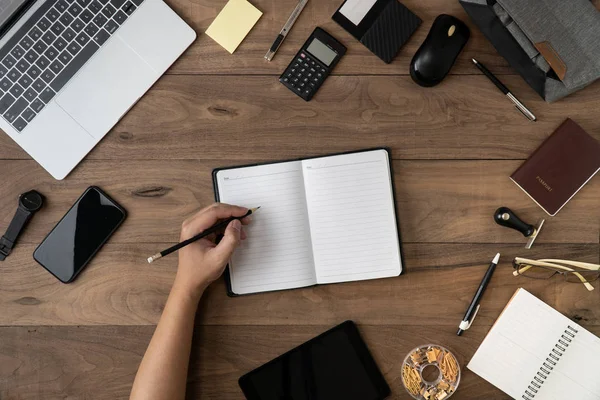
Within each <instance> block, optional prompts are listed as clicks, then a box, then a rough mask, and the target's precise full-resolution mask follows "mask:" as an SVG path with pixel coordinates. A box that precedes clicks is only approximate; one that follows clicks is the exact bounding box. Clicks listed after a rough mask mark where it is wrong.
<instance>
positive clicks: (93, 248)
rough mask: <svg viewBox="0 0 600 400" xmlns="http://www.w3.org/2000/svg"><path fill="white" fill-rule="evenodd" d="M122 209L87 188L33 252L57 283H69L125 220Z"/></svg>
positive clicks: (99, 193) (98, 191)
mask: <svg viewBox="0 0 600 400" xmlns="http://www.w3.org/2000/svg"><path fill="white" fill-rule="evenodd" d="M125 216H126V213H125V210H124V209H123V208H122V207H121V206H119V205H118V204H117V203H115V202H114V201H113V200H112V199H110V198H109V197H108V196H107V195H106V194H105V193H103V192H102V191H101V190H100V189H98V188H96V187H90V188H88V189H87V190H86V191H85V192H84V193H83V195H81V197H80V198H79V199H78V200H77V202H76V203H75V204H74V205H73V207H71V209H70V210H69V211H68V212H67V213H66V214H65V216H64V217H63V218H62V219H61V220H60V221H59V222H58V224H57V225H56V226H55V227H54V229H52V231H51V232H50V233H49V234H48V236H47V237H46V239H44V241H43V242H42V243H41V244H40V245H39V246H38V248H37V249H36V250H35V252H34V253H33V258H34V259H35V260H36V261H37V262H38V263H40V264H41V265H42V266H43V267H44V268H46V269H47V270H48V271H49V272H50V273H51V274H52V275H54V276H55V277H56V278H58V279H59V280H60V281H61V282H65V283H67V282H70V281H72V280H73V279H74V278H75V276H77V274H78V273H79V272H80V271H81V270H82V269H83V267H85V266H86V265H87V263H88V262H89V261H90V260H91V259H92V257H93V256H94V255H95V254H96V252H97V251H98V250H99V249H100V247H102V245H103V244H104V243H105V242H106V241H107V240H108V238H109V237H110V236H111V235H112V233H113V232H114V231H115V230H116V229H117V228H118V227H119V225H121V223H122V222H123V220H124V219H125Z"/></svg>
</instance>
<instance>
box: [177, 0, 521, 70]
mask: <svg viewBox="0 0 600 400" xmlns="http://www.w3.org/2000/svg"><path fill="white" fill-rule="evenodd" d="M167 3H168V4H169V5H171V7H172V8H173V9H174V10H175V11H176V12H178V13H179V15H180V16H181V17H182V18H183V19H184V20H185V21H186V22H187V23H188V24H190V25H191V26H192V28H194V30H195V31H196V32H197V34H198V38H197V39H196V41H195V42H194V43H193V44H192V46H191V47H190V48H189V49H188V50H187V52H186V53H184V55H183V56H182V57H181V58H180V60H179V61H178V62H177V63H176V64H175V65H174V66H173V67H172V68H171V70H170V71H169V73H173V74H219V75H220V74H226V75H235V74H244V75H247V74H269V75H279V74H281V72H282V71H283V70H284V69H285V67H286V66H287V65H288V63H289V62H290V61H291V59H292V57H293V56H294V55H295V54H296V52H297V51H298V50H299V49H300V47H301V46H302V44H304V41H306V39H307V38H308V37H309V35H310V34H311V33H312V31H313V30H314V29H315V27H317V26H319V27H321V28H323V29H325V30H326V31H328V32H329V33H331V34H332V35H333V36H334V37H335V38H337V39H338V40H340V41H341V42H342V43H343V44H344V45H345V46H347V47H348V52H347V53H346V55H345V56H344V57H343V58H342V60H341V62H340V64H339V65H338V66H337V67H336V69H335V73H336V74H352V75H355V74H358V75H361V74H385V75H395V74H403V75H408V73H409V72H408V71H409V65H410V61H411V59H412V57H413V55H414V54H415V52H416V51H417V49H418V48H419V46H420V45H421V43H423V40H425V37H426V36H427V33H428V32H429V28H430V27H431V24H432V23H433V20H434V19H435V17H436V16H437V15H438V14H441V13H446V14H452V15H454V16H456V17H458V18H460V19H461V20H463V21H464V22H465V23H466V24H467V25H468V26H469V27H470V28H471V38H470V40H469V42H468V43H467V46H466V47H465V49H464V50H463V53H462V54H461V55H460V57H459V59H458V60H457V63H456V65H455V67H454V68H453V69H452V71H451V73H452V74H473V73H476V70H475V69H474V67H473V65H472V63H470V60H471V57H475V56H476V57H477V58H478V59H480V60H481V61H482V62H485V63H486V64H487V65H489V67H490V68H492V69H493V71H494V72H496V73H499V74H506V73H509V74H514V70H512V68H510V66H509V65H508V64H507V62H506V61H505V60H504V59H503V58H502V57H500V55H499V54H498V53H497V52H496V50H495V49H494V47H493V46H492V45H491V44H490V43H489V42H488V41H487V40H486V39H485V37H484V36H483V34H482V33H481V32H480V31H479V29H478V28H476V26H475V25H474V24H473V23H472V22H471V20H470V18H469V17H468V16H467V14H466V13H465V11H464V10H463V8H462V6H461V5H460V4H459V3H458V2H449V1H446V0H430V1H426V2H424V1H418V0H406V1H403V4H405V5H406V6H407V7H408V8H409V9H410V10H412V11H413V12H414V13H416V14H417V15H418V16H419V17H421V19H423V21H424V22H423V24H422V25H421V26H420V27H419V28H418V29H417V31H416V32H415V34H414V35H413V37H411V38H410V40H409V41H408V42H407V43H406V45H405V46H404V47H403V48H402V49H401V50H400V52H399V54H398V56H397V57H396V59H395V60H394V62H393V63H391V64H386V63H384V62H383V61H381V60H380V59H379V58H378V57H376V56H374V55H373V54H372V53H371V52H370V51H369V50H368V49H367V48H366V47H364V46H363V45H362V44H361V43H360V42H359V41H358V40H356V39H355V38H354V37H353V36H351V35H350V34H349V33H347V32H346V31H344V30H343V29H342V28H341V27H340V26H339V25H338V24H337V23H336V22H334V21H333V20H332V19H331V16H332V15H333V14H334V13H335V11H336V10H337V8H338V7H339V6H340V5H341V4H342V1H341V0H339V1H318V2H309V3H308V5H307V6H306V8H305V9H304V11H303V12H302V14H301V15H300V17H299V18H298V21H297V22H296V24H295V25H294V27H293V29H292V30H291V31H290V33H289V35H288V37H287V38H286V40H285V42H283V44H282V46H281V48H280V49H279V51H278V52H277V55H276V56H275V58H274V59H273V61H271V62H266V61H265V60H264V55H265V53H266V52H267V50H268V49H269V48H270V47H271V44H272V43H273V40H275V37H276V36H277V34H278V33H279V31H280V30H281V28H282V26H283V24H284V23H285V22H286V20H287V18H288V17H289V15H290V13H291V12H292V10H293V9H294V7H295V6H296V4H297V2H296V1H295V0H279V1H270V0H256V1H253V2H252V4H254V5H255V6H256V7H257V8H258V9H259V10H261V11H262V12H263V16H262V17H261V19H260V20H259V21H258V23H257V24H256V25H255V26H254V28H253V29H252V30H251V31H250V33H249V34H248V36H247V37H246V39H245V40H244V41H243V42H242V44H241V45H240V46H239V47H238V49H237V50H236V52H235V53H234V54H233V55H231V54H229V53H228V52H227V51H225V50H224V49H223V48H222V47H220V46H219V45H218V44H217V43H216V42H214V41H213V40H212V39H211V38H210V37H208V36H207V35H205V34H204V32H205V31H206V29H207V28H208V26H209V25H210V24H211V23H212V21H213V20H214V18H215V17H216V16H217V14H218V13H219V12H220V10H221V9H222V8H223V6H224V5H225V4H226V3H227V1H226V0H196V1H191V0H168V1H167Z"/></svg>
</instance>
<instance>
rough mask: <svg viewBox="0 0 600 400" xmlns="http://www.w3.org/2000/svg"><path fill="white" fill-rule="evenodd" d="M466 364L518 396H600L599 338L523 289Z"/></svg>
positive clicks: (529, 399) (527, 399)
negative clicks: (599, 373) (599, 374)
mask: <svg viewBox="0 0 600 400" xmlns="http://www.w3.org/2000/svg"><path fill="white" fill-rule="evenodd" d="M467 368H469V369H470V370H471V371H473V372H474V373H476V374H477V375H479V376H481V377H482V378H483V379H485V380H487V381H488V382H490V383H491V384H493V385H494V386H496V387H497V388H498V389H500V390H502V391H504V392H505V393H506V394H508V395H509V396H511V397H512V398H514V399H518V400H523V399H524V400H534V399H535V400H539V399H561V400H562V399H577V400H597V399H598V398H600V380H599V379H598V371H600V338H598V337H596V336H595V335H593V334H592V333H590V332H588V331H587V330H585V329H584V328H583V327H581V326H580V325H578V324H577V323H575V322H573V321H571V320H570V319H569V318H567V317H565V316H564V315H562V314H561V313H559V312H557V311H556V310H554V309H553V308H552V307H550V306H549V305H547V304H546V303H544V302H543V301H541V300H539V299H538V298H536V297H535V296H533V295H532V294H530V293H529V292H527V291H526V290H524V289H518V290H517V291H516V293H515V294H514V296H513V297H512V299H511V300H510V301H509V302H508V304H507V306H506V307H505V308H504V311H502V314H500V317H499V318H498V319H497V320H496V323H495V324H494V326H493V327H492V329H491V330H490V331H489V333H488V334H487V336H486V338H485V339H484V341H483V343H481V346H479V349H478V350H477V352H476V353H475V355H474V356H473V358H472V359H471V361H470V362H469V365H468V366H467Z"/></svg>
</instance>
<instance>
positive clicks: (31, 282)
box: [0, 243, 600, 327]
mask: <svg viewBox="0 0 600 400" xmlns="http://www.w3.org/2000/svg"><path fill="white" fill-rule="evenodd" d="M33 249H34V246H32V245H23V246H20V247H19V248H18V249H17V251H16V252H15V253H14V254H12V255H11V256H10V259H9V260H10V262H8V263H5V264H3V266H2V280H1V281H0V309H2V313H0V326H1V325H27V326H37V325H151V324H156V323H157V322H158V319H159V317H160V313H161V312H162V308H163V306H164V303H165V301H166V298H167V295H168V293H169V290H170V289H171V285H172V282H173V279H174V277H175V272H176V268H177V257H166V258H165V259H163V260H161V261H160V262H157V263H155V264H152V266H149V265H148V264H147V263H146V262H145V260H146V257H148V255H149V254H152V253H154V252H156V250H157V245H156V244H150V243H149V244H114V243H109V244H108V245H106V246H105V248H104V249H103V250H102V251H101V252H100V253H99V254H98V256H97V257H96V258H95V259H94V261H92V263H91V264H90V265H89V266H88V268H87V269H86V270H85V271H83V272H82V274H81V275H80V276H79V277H78V278H77V279H76V280H75V282H73V283H71V284H68V285H65V284H62V283H60V282H58V281H57V280H56V279H55V278H54V277H52V276H51V275H50V274H49V273H48V272H46V271H45V270H44V269H43V268H42V267H40V266H39V265H37V264H36V263H35V262H34V261H33V260H32V259H31V256H30V254H31V253H32V251H33ZM498 251H499V252H501V253H502V259H501V261H502V263H501V265H500V266H499V267H498V271H497V272H496V275H495V276H494V279H493V280H492V282H491V284H490V287H489V290H488V292H487V293H486V296H485V298H484V302H483V305H482V309H481V311H480V313H479V316H478V322H479V323H481V324H491V323H492V322H493V321H494V319H495V318H496V317H497V316H498V315H499V314H500V311H501V310H502V308H503V307H504V305H505V304H506V302H507V301H508V300H509V299H510V297H511V295H512V294H513V292H514V291H515V290H516V289H517V288H518V287H521V286H522V287H525V288H526V289H528V290H530V291H531V292H532V293H534V294H535V295H537V296H540V297H541V298H542V299H543V300H544V301H547V302H548V303H549V304H551V305H553V306H555V307H557V308H558V309H559V310H560V311H561V312H564V313H566V315H568V316H569V317H571V318H575V319H577V320H579V321H580V322H581V323H582V324H590V325H596V324H598V325H600V310H599V309H598V307H597V306H596V305H597V304H598V302H599V301H600V290H596V291H594V292H588V291H587V290H585V288H584V287H583V285H575V284H567V283H563V282H562V281H560V280H559V279H556V280H554V279H553V280H549V281H538V280H533V279H527V278H522V277H521V278H517V277H513V276H512V267H511V265H510V262H511V261H512V259H513V258H514V257H515V256H527V257H533V258H543V257H549V258H567V259H574V260H580V261H588V262H595V263H598V261H599V251H600V246H599V245H598V244H593V245H592V244H588V245H581V244H579V245H576V244H572V245H565V244H536V246H534V248H533V249H532V250H531V251H526V250H525V249H523V247H522V246H521V245H510V244H489V245H474V244H406V245H404V246H403V252H404V261H405V268H406V274H404V275H402V276H400V277H398V278H392V279H382V280H374V281H364V282H355V283H345V284H337V285H324V286H317V287H313V288H307V289H299V290H294V291H282V292H275V293H264V294H257V295H251V296H244V297H239V298H229V297H227V295H226V293H225V285H224V283H223V281H222V280H220V281H218V283H216V284H214V285H213V286H211V288H210V289H209V290H208V292H207V293H206V296H205V298H204V299H203V304H202V308H201V311H200V312H199V318H198V324H202V325H274V324H281V325H314V324H316V325H324V324H325V325H326V324H334V323H335V322H336V321H338V320H339V319H340V318H350V319H356V320H359V321H362V322H363V323H368V324H377V325H379V324H383V325H385V324H398V325H405V326H408V325H415V324H419V325H424V324H431V325H436V326H437V325H440V326H441V325H444V326H452V327H453V326H455V325H456V324H457V323H458V322H457V321H459V319H460V318H461V317H462V315H463V313H464V311H465V309H466V308H467V306H468V303H469V301H471V297H472V294H473V293H472V291H473V290H475V288H476V287H477V285H478V284H479V281H480V280H481V277H482V276H483V273H484V270H485V268H486V267H487V265H488V264H489V261H490V259H491V258H492V257H493V255H494V254H495V253H496V252H498ZM596 286H598V285H596ZM557 290H560V292H559V295H558V298H557ZM258 310H260V311H258ZM438 314H443V315H441V316H439V317H438V316H437V315H438Z"/></svg>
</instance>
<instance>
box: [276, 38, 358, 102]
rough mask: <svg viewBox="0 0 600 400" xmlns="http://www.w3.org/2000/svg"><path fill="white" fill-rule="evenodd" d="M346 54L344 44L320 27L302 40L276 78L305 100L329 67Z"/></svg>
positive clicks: (315, 88)
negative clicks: (296, 50) (296, 52)
mask: <svg viewBox="0 0 600 400" xmlns="http://www.w3.org/2000/svg"><path fill="white" fill-rule="evenodd" d="M344 54H346V47H345V46H344V45H343V44H341V43H340V42H338V41H337V40H336V39H335V38H334V37H333V36H331V35H330V34H329V33H327V32H325V31H324V30H323V29H321V28H316V29H315V30H314V31H313V33H312V34H311V35H310V37H309V38H308V39H307V40H306V42H305V43H304V45H303V46H302V48H301V49H300V50H299V51H298V54H296V56H295V57H294V59H293V60H292V62H290V65H288V66H287V68H286V69H285V71H284V72H283V74H281V76H280V77H279V82H281V83H283V84H284V85H285V86H286V87H287V88H288V89H290V90H291V91H292V92H294V93H296V94H297V95H298V96H300V97H301V98H303V99H304V100H306V101H309V100H310V99H312V97H313V96H314V95H315V93H316V92H317V90H319V88H320V87H321V85H322V84H323V82H324V81H325V79H326V78H327V77H328V76H329V74H330V73H331V71H332V70H333V68H334V67H335V66H336V65H337V63H338V62H339V61H340V58H341V57H342V56H343V55H344Z"/></svg>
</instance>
